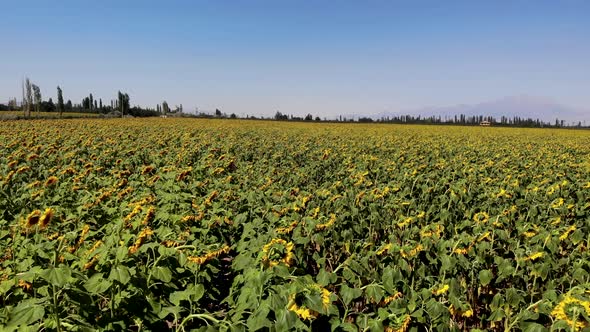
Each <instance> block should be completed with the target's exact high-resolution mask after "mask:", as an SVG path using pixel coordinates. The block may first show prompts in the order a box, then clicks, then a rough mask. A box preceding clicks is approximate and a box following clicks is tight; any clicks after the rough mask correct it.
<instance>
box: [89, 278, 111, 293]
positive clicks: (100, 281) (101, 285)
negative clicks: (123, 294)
mask: <svg viewBox="0 0 590 332" xmlns="http://www.w3.org/2000/svg"><path fill="white" fill-rule="evenodd" d="M109 287H111V282H110V281H108V280H105V279H104V278H103V275H102V273H96V274H94V275H93V276H92V277H90V279H88V281H86V282H85V283H84V288H85V289H86V290H87V291H88V292H89V293H91V294H99V293H103V292H104V291H106V290H107V289H109Z"/></svg>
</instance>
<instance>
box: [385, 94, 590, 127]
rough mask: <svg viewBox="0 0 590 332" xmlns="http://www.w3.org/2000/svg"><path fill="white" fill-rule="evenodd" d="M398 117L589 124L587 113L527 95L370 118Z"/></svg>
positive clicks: (589, 118) (546, 99)
mask: <svg viewBox="0 0 590 332" xmlns="http://www.w3.org/2000/svg"><path fill="white" fill-rule="evenodd" d="M401 114H409V115H415V116H417V115H421V116H423V117H428V116H432V115H434V116H437V117H438V116H440V117H441V118H443V119H444V118H445V117H449V118H452V117H454V116H455V115H457V116H458V115H459V114H465V115H466V116H477V115H483V116H493V117H495V118H496V119H499V118H500V117H501V116H506V117H509V118H511V117H514V116H518V117H521V118H533V119H537V118H538V119H540V120H543V121H549V122H553V121H555V119H556V118H559V119H560V120H565V121H566V122H568V123H569V122H572V121H576V122H577V121H585V120H586V121H590V111H582V110H579V109H575V108H572V107H568V106H565V105H562V104H559V103H557V102H555V101H553V100H551V99H549V98H544V97H535V96H528V95H520V96H510V97H505V98H501V99H498V100H493V101H488V102H483V103H479V104H472V105H456V106H450V107H427V108H422V109H416V110H410V111H406V112H382V113H379V114H375V115H374V116H373V118H374V119H379V118H382V117H387V116H389V117H392V116H396V115H401Z"/></svg>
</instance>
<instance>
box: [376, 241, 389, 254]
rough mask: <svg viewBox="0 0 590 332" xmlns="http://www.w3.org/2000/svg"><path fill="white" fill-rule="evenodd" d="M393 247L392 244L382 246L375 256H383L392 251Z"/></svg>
mask: <svg viewBox="0 0 590 332" xmlns="http://www.w3.org/2000/svg"><path fill="white" fill-rule="evenodd" d="M392 246H393V245H392V244H391V243H388V244H386V245H384V246H382V247H381V248H380V249H379V250H377V251H376V252H375V254H377V256H381V255H383V254H385V253H386V252H387V251H389V250H391V247H392Z"/></svg>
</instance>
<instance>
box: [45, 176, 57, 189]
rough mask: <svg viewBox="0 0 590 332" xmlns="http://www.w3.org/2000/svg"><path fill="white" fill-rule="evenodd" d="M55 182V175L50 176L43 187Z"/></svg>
mask: <svg viewBox="0 0 590 332" xmlns="http://www.w3.org/2000/svg"><path fill="white" fill-rule="evenodd" d="M56 183H57V176H50V177H49V178H48V179H47V181H45V187H49V186H52V185H54V184H56Z"/></svg>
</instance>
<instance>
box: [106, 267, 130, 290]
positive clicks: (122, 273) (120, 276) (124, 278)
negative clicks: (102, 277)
mask: <svg viewBox="0 0 590 332" xmlns="http://www.w3.org/2000/svg"><path fill="white" fill-rule="evenodd" d="M130 279H131V275H130V274H129V268H127V267H126V266H123V265H117V266H115V267H114V268H112V269H111V273H110V274H109V280H110V281H115V280H116V281H118V282H120V283H121V284H123V285H126V284H127V283H128V282H129V280H130Z"/></svg>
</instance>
